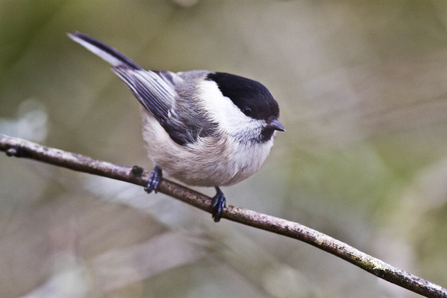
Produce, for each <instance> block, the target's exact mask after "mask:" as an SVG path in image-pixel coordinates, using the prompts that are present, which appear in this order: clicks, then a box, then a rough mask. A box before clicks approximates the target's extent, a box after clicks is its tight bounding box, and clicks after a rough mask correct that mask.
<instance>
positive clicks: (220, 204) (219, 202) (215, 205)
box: [211, 187, 227, 222]
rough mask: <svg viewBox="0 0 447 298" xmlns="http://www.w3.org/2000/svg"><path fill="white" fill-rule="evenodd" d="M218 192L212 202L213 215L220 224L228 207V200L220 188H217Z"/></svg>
mask: <svg viewBox="0 0 447 298" xmlns="http://www.w3.org/2000/svg"><path fill="white" fill-rule="evenodd" d="M216 191H217V193H216V195H215V196H214V197H213V198H212V200H211V214H212V215H213V219H214V221H215V222H219V221H220V219H221V217H222V211H223V209H224V208H225V207H226V205H227V204H226V203H227V199H225V195H224V194H223V192H222V191H221V190H220V188H219V187H216Z"/></svg>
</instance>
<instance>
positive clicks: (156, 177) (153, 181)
mask: <svg viewBox="0 0 447 298" xmlns="http://www.w3.org/2000/svg"><path fill="white" fill-rule="evenodd" d="M162 177H163V175H162V172H161V168H160V167H159V166H155V168H154V170H153V171H152V173H151V175H150V176H149V180H148V182H147V186H146V187H145V188H144V190H145V191H146V192H147V193H151V192H152V191H155V192H157V188H158V185H159V184H160V181H161V178H162Z"/></svg>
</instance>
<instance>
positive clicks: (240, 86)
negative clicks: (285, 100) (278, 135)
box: [207, 72, 279, 122]
mask: <svg viewBox="0 0 447 298" xmlns="http://www.w3.org/2000/svg"><path fill="white" fill-rule="evenodd" d="M207 79H208V80H213V81H214V82H216V83H217V86H218V87H219V90H220V91H221V92H222V94H223V95H224V96H226V97H228V98H230V99H231V100H232V101H233V103H234V104H235V105H236V106H237V107H238V108H239V109H240V110H241V111H242V112H243V113H244V114H245V115H247V116H249V117H251V118H253V119H262V120H265V121H267V122H270V121H272V120H275V119H278V117H279V107H278V103H277V102H276V100H275V99H274V98H273V96H272V94H271V93H270V92H269V91H268V89H267V88H266V87H265V86H264V85H262V84H261V83H259V82H257V81H254V80H250V79H247V78H244V77H240V76H237V75H233V74H229V73H224V72H213V73H210V74H208V77H207Z"/></svg>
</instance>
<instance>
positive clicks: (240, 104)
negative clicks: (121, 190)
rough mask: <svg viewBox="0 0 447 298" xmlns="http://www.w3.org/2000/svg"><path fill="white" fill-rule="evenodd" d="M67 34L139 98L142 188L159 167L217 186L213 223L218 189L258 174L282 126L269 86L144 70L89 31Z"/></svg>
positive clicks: (220, 204)
mask: <svg viewBox="0 0 447 298" xmlns="http://www.w3.org/2000/svg"><path fill="white" fill-rule="evenodd" d="M68 36H69V37H70V38H71V39H72V40H74V41H75V42H77V43H79V44H80V45H82V46H84V47H85V48H87V49H88V50H90V51H91V52H93V53H94V54H96V55H98V56H99V57H101V58H102V59H104V60H105V61H107V62H109V63H110V64H111V65H112V71H113V72H115V74H117V75H118V77H120V78H121V80H123V81H124V83H126V85H127V87H129V89H130V90H131V91H132V93H133V94H134V95H135V97H136V98H137V99H138V101H139V102H140V103H141V105H142V107H143V108H142V109H141V110H142V120H143V138H144V140H145V142H146V147H147V152H148V156H149V158H150V159H151V160H152V162H153V163H154V164H155V168H154V170H153V171H152V173H151V175H150V178H149V182H148V185H147V186H146V188H145V190H146V191H147V192H148V193H151V192H152V191H157V187H158V185H159V183H160V181H161V178H162V170H163V171H164V172H166V173H167V174H168V175H169V176H170V177H173V178H174V179H177V180H179V181H180V182H183V183H185V184H187V185H191V186H205V187H215V189H216V195H215V196H214V197H213V198H212V202H211V213H212V217H213V218H214V221H215V222H218V221H219V220H220V219H221V216H222V211H223V209H224V208H225V206H226V199H225V196H224V194H223V192H222V191H221V190H220V188H219V187H220V186H228V185H233V184H236V183H238V182H240V181H242V180H244V179H246V178H248V177H249V176H251V175H253V174H254V173H255V172H257V171H258V170H259V169H260V168H261V166H262V164H263V163H264V162H265V160H266V158H267V156H268V155H269V153H270V149H271V148H272V146H273V137H274V135H275V132H276V131H285V129H284V126H283V125H282V124H281V123H280V122H279V121H278V117H279V107H278V103H277V102H276V101H275V99H274V98H273V96H272V95H271V94H270V92H269V91H268V90H267V88H266V87H264V85H262V84H261V83H259V82H257V81H254V80H251V79H247V78H244V77H240V76H237V75H233V74H229V73H224V72H214V71H207V70H193V71H187V72H178V73H173V72H170V71H151V70H144V69H143V68H142V67H140V66H139V65H138V64H136V63H135V62H133V61H132V60H130V59H129V58H128V57H126V56H124V55H123V54H121V53H120V52H118V51H117V50H115V49H114V48H112V47H110V46H108V45H106V44H104V43H103V42H101V41H99V40H96V39H94V38H93V37H90V36H88V35H86V34H83V33H80V32H76V33H74V34H70V33H69V34H68Z"/></svg>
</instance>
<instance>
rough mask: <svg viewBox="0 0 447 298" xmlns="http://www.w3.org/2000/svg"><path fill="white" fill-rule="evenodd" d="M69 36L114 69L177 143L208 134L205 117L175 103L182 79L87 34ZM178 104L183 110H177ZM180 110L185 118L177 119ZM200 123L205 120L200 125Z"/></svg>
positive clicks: (183, 142) (192, 140) (77, 33)
mask: <svg viewBox="0 0 447 298" xmlns="http://www.w3.org/2000/svg"><path fill="white" fill-rule="evenodd" d="M68 36H69V37H70V38H71V39H73V40H74V41H75V42H77V43H79V44H80V45H82V46H84V47H85V48H86V49H88V50H89V51H91V52H93V53H94V54H96V55H98V56H99V57H101V58H102V59H104V60H106V61H107V62H109V63H110V64H111V65H112V66H113V67H112V70H113V71H114V72H115V73H116V74H117V75H118V76H119V77H120V78H121V79H122V80H123V81H124V82H125V83H126V85H127V86H128V87H129V88H130V90H131V91H132V92H133V94H134V95H135V97H136V98H137V99H138V100H139V101H140V103H141V104H142V105H143V106H144V107H145V108H146V109H147V110H148V111H149V112H150V113H151V114H152V115H153V116H154V117H155V118H156V119H157V121H158V122H159V123H160V125H161V126H162V127H163V128H164V129H165V130H166V132H167V133H168V134H169V136H170V137H171V139H172V140H173V141H174V142H176V143H177V144H180V145H185V144H187V143H191V142H194V141H195V140H197V137H198V136H202V135H204V132H205V131H206V132H208V131H209V129H208V130H205V131H204V130H203V129H202V128H201V127H202V124H203V123H204V122H203V115H202V117H200V115H199V114H197V111H192V112H191V113H190V112H189V111H184V110H185V107H186V109H188V108H193V106H189V105H188V103H186V102H185V103H182V102H180V103H176V100H177V99H180V96H179V95H178V93H177V91H176V90H177V88H178V87H179V86H181V85H183V81H184V78H183V77H182V76H180V75H177V74H175V73H172V72H169V71H162V72H160V71H146V70H144V69H143V68H142V67H140V66H139V65H138V64H136V63H135V62H133V61H132V60H131V59H129V58H128V57H126V56H125V55H123V54H121V53H120V52H119V51H117V50H115V49H114V48H112V47H110V46H108V45H106V44H105V43H103V42H101V41H99V40H97V39H95V38H93V37H91V36H88V35H86V34H83V33H80V32H76V33H74V34H68ZM183 74H185V75H186V74H188V73H183ZM189 74H195V72H189ZM180 101H181V100H180ZM176 104H178V105H180V106H182V107H176ZM177 108H180V110H182V111H183V113H179V114H182V115H183V117H181V116H179V115H178V113H177ZM193 109H194V108H193ZM199 119H202V120H201V121H198V120H199Z"/></svg>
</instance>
